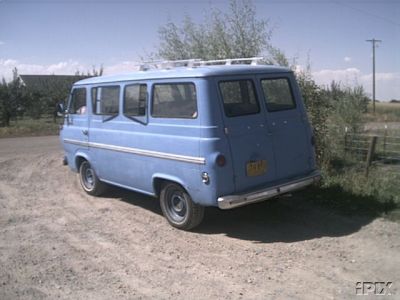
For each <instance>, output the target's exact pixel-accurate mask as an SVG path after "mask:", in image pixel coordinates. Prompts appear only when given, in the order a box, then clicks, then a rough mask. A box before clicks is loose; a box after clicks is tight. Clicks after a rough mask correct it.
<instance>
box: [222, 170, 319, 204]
mask: <svg viewBox="0 0 400 300" xmlns="http://www.w3.org/2000/svg"><path fill="white" fill-rule="evenodd" d="M320 179H321V173H320V172H319V171H313V172H312V173H310V174H308V175H306V176H303V177H301V178H298V179H295V180H292V181H289V182H286V183H282V184H278V185H275V186H272V187H268V188H265V189H261V190H257V191H254V192H250V193H247V194H239V195H228V196H222V197H219V198H218V207H219V208H221V209H231V208H235V207H238V206H243V205H247V204H251V203H255V202H260V201H264V200H267V199H270V198H273V197H275V196H278V195H281V194H285V193H289V192H293V191H296V190H300V189H302V188H304V187H306V186H308V185H311V184H313V183H314V182H317V181H319V180H320Z"/></svg>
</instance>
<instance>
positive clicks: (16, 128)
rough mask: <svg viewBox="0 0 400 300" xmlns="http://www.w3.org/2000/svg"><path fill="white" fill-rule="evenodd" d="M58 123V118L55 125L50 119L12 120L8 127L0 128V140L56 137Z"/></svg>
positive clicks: (59, 120)
mask: <svg viewBox="0 0 400 300" xmlns="http://www.w3.org/2000/svg"><path fill="white" fill-rule="evenodd" d="M60 122H61V119H60V118H58V119H57V122H56V123H54V121H53V119H52V118H42V119H39V120H33V119H29V118H24V119H19V120H12V121H11V124H10V126H9V127H0V138H6V137H21V136H40V135H56V134H58V131H59V124H60Z"/></svg>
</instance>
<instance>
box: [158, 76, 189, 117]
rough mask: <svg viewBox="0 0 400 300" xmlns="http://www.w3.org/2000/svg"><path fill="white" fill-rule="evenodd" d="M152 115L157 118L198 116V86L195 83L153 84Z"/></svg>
mask: <svg viewBox="0 0 400 300" xmlns="http://www.w3.org/2000/svg"><path fill="white" fill-rule="evenodd" d="M152 105H153V106H152V114H151V115H152V116H153V117H156V118H184V119H195V118H197V99H196V88H195V85H194V84H193V83H168V84H165V83H163V84H155V85H154V86H153V101H152Z"/></svg>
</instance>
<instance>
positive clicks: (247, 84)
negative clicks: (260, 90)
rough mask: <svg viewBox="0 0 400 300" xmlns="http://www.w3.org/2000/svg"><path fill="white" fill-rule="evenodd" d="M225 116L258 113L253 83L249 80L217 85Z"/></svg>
mask: <svg viewBox="0 0 400 300" xmlns="http://www.w3.org/2000/svg"><path fill="white" fill-rule="evenodd" d="M219 89H220V91H221V95H222V100H223V102H224V111H225V115H226V116H228V117H238V116H243V115H251V114H257V113H259V112H260V106H259V104H258V101H257V98H256V93H255V90H254V83H253V81H251V80H233V81H222V82H220V83H219Z"/></svg>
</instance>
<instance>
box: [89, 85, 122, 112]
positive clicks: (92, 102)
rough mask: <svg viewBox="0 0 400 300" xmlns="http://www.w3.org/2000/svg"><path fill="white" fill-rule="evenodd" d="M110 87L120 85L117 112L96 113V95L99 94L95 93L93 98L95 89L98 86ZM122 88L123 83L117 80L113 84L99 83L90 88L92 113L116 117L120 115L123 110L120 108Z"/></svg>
mask: <svg viewBox="0 0 400 300" xmlns="http://www.w3.org/2000/svg"><path fill="white" fill-rule="evenodd" d="M108 87H118V89H119V91H118V111H117V113H114V114H113V113H96V102H97V99H96V98H97V97H96V96H97V95H95V98H93V96H94V93H93V91H94V89H97V88H108ZM121 90H122V88H121V85H120V84H116V83H115V82H113V83H112V84H99V85H95V86H92V87H91V88H90V101H91V104H92V114H93V115H94V116H109V117H111V118H115V117H117V116H119V114H120V113H121V110H120V102H121Z"/></svg>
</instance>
